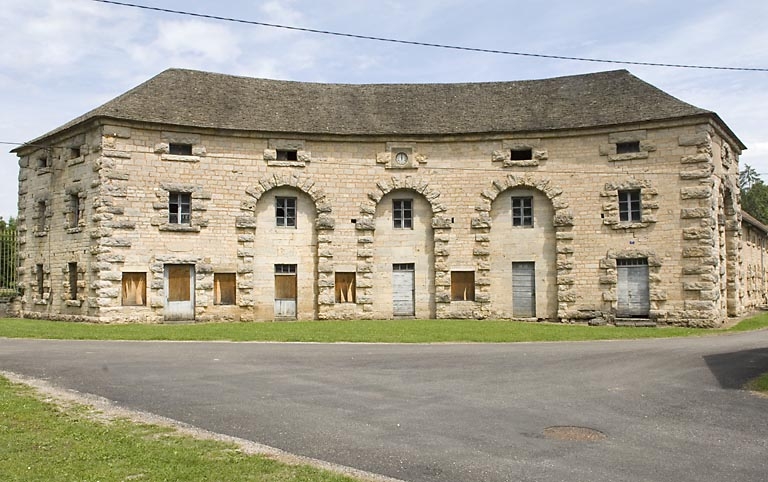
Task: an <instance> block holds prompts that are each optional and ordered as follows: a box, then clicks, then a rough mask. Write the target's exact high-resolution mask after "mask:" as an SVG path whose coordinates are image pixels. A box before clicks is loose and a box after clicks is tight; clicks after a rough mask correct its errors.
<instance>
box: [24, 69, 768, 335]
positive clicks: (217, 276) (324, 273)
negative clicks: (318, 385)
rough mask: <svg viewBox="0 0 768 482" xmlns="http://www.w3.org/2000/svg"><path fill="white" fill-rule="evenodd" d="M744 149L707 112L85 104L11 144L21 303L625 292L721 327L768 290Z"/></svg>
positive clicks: (265, 307) (393, 299)
mask: <svg viewBox="0 0 768 482" xmlns="http://www.w3.org/2000/svg"><path fill="white" fill-rule="evenodd" d="M161 75H162V74H161ZM678 102H679V101H678ZM681 104H682V103H681ZM108 105H109V104H107V106H108ZM308 107H311V102H310V105H309V106H308ZM339 130H341V128H339ZM41 145H44V146H46V147H40V146H41ZM743 147H744V146H743V145H742V144H741V143H740V141H739V140H738V139H737V138H735V136H733V134H732V133H731V132H730V130H729V129H728V128H727V127H726V126H725V125H724V124H723V123H722V121H720V120H719V118H718V117H717V116H716V115H714V114H711V113H706V112H705V111H704V113H702V112H699V111H696V112H693V113H692V114H690V115H680V116H677V117H665V118H660V119H647V120H646V119H643V120H633V121H632V122H626V123H621V124H616V123H615V122H610V123H595V125H591V126H588V127H583V126H577V127H569V126H561V127H557V128H550V129H543V128H540V129H533V130H530V131H525V133H524V134H523V133H521V132H520V131H518V130H509V132H506V131H504V130H503V129H502V130H501V131H500V132H491V133H483V134H478V133H476V132H471V131H468V132H464V133H462V132H453V133H435V134H429V135H427V134H424V133H416V132H396V131H393V132H391V133H386V132H385V133H382V132H368V133H356V134H348V133H339V132H334V131H332V130H331V131H322V132H320V130H319V129H318V130H317V131H314V132H306V131H304V130H299V129H297V130H296V131H291V132H279V133H276V132H271V131H265V130H259V129H243V128H230V127H228V126H226V125H222V126H220V128H214V127H210V126H207V125H204V123H203V124H199V123H191V122H189V123H182V122H181V121H175V122H173V123H172V122H170V121H169V122H157V121H150V120H147V119H145V118H143V117H140V116H136V118H118V117H116V116H113V115H107V114H98V115H96V114H94V115H93V116H92V117H88V116H85V118H82V119H79V120H76V121H73V122H72V123H70V124H68V125H67V126H64V127H63V128H61V129H59V130H57V131H54V132H52V133H49V134H47V135H46V136H43V137H42V138H40V139H38V140H36V141H34V142H32V143H30V144H29V145H25V146H22V147H21V148H19V149H17V153H18V155H19V158H20V160H19V166H20V173H19V186H20V189H19V217H18V222H19V225H20V227H19V232H20V239H21V243H22V245H21V250H22V264H21V267H20V268H19V270H20V271H19V280H20V283H21V285H22V286H23V288H24V294H23V296H22V298H21V312H22V314H23V316H26V317H40V318H57V319H66V320H89V321H99V322H163V321H171V320H172V319H173V318H172V317H171V316H169V314H170V313H171V312H172V311H173V310H175V309H176V305H174V303H182V304H181V305H179V306H181V309H182V310H183V309H184V308H183V302H186V301H188V302H189V304H190V307H191V310H192V311H191V314H187V315H186V316H182V319H187V320H196V321H213V320H243V321H262V320H273V319H374V318H375V319H382V318H383V319H387V318H393V317H397V316H412V317H416V318H477V319H484V318H502V319H516V318H522V319H542V320H553V321H554V320H559V321H564V322H586V321H591V322H593V323H604V322H614V321H616V320H618V319H622V318H623V317H624V315H622V310H623V309H624V308H623V307H624V306H626V307H628V309H635V310H636V309H639V311H638V312H632V314H631V316H632V317H633V318H635V319H638V320H650V321H652V322H656V323H660V324H675V325H686V326H717V325H719V324H721V323H722V322H723V321H724V320H725V319H726V318H727V317H728V316H736V315H739V314H741V313H742V312H743V311H744V310H745V309H747V308H751V307H754V306H757V305H760V304H763V303H764V302H765V296H766V285H765V276H764V270H763V265H762V261H761V260H762V256H763V254H764V253H765V243H764V241H756V240H764V239H765V231H759V230H758V231H759V232H758V231H754V230H753V229H752V228H748V227H745V226H744V225H742V224H741V219H742V218H741V211H740V206H739V191H738V153H739V152H740V151H741V149H742V148H743ZM179 148H181V151H178V150H177V149H179ZM286 203H287V204H286ZM633 203H634V204H633ZM635 208H636V209H635ZM526 209H529V210H526ZM755 233H757V234H755ZM743 239H744V240H745V241H746V243H743V242H742V240H743ZM759 243H762V244H759ZM758 251H759V253H760V254H759V255H757V254H755V253H756V252H758ZM758 260H760V262H759V263H758ZM174 266H176V267H190V270H191V271H189V272H186V271H184V269H186V268H182V270H181V271H180V272H179V271H174V270H173V267H174ZM526 266H528V267H530V269H531V273H532V279H531V281H530V282H529V284H528V285H525V283H528V282H527V281H520V280H521V279H523V278H521V276H523V277H524V274H525V273H526V272H527V271H524V270H523V271H520V270H521V269H523V268H526ZM526 269H527V268H526ZM411 270H412V275H411V274H408V273H411ZM174 273H175V274H174ZM179 273H181V274H179ZM403 273H406V274H403ZM521 273H522V274H521ZM178 276H181V278H178ZM409 276H412V277H411V278H409ZM175 277H176V278H175ZM177 278H178V279H177ZM179 279H181V280H182V281H181V282H180V281H179ZM185 280H191V281H190V283H191V284H189V285H187V284H185V283H187V281H185ZM402 280H406V282H407V283H412V286H411V287H410V291H409V290H407V289H406V290H405V291H404V288H403V285H402V282H403V281H402ZM468 280H469V281H468ZM174 283H176V284H175V285H174ZM174 286H176V288H174ZM520 286H528V288H523V289H524V290H525V289H528V293H529V295H530V297H531V299H532V305H533V306H534V309H533V311H532V312H531V314H530V315H529V316H521V315H519V313H521V311H519V310H520V305H519V300H521V299H522V296H523V295H521V294H520ZM637 289H639V290H640V294H639V296H640V298H642V300H641V302H640V303H639V305H637V304H635V302H636V301H637V300H636V299H635V298H632V296H635V291H634V290H637ZM174 290H180V291H178V293H176V294H174ZM409 292H410V296H411V298H408V296H409V295H408V293H409ZM279 293H283V294H279ZM403 293H405V296H406V299H405V303H406V304H408V303H410V304H411V305H410V306H412V312H411V313H405V312H398V308H397V307H396V305H397V303H400V302H402V300H400V301H397V298H398V297H399V296H403ZM513 293H514V294H513ZM628 296H629V298H628ZM184 297H186V299H182V298H184ZM393 306H395V307H394V308H393ZM638 306H639V308H638Z"/></svg>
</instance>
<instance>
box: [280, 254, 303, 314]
mask: <svg viewBox="0 0 768 482" xmlns="http://www.w3.org/2000/svg"><path fill="white" fill-rule="evenodd" d="M297 291H298V290H297V288H296V265H295V264H276V265H275V319H276V320H295V319H296V295H297Z"/></svg>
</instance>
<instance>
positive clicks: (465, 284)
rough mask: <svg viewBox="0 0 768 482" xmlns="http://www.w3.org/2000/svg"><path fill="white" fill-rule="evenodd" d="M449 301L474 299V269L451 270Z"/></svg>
mask: <svg viewBox="0 0 768 482" xmlns="http://www.w3.org/2000/svg"><path fill="white" fill-rule="evenodd" d="M451 301H475V272H474V271H451Z"/></svg>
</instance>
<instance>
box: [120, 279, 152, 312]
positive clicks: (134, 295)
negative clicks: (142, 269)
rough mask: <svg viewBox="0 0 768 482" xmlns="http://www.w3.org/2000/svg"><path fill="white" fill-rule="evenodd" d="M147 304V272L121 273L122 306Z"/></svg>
mask: <svg viewBox="0 0 768 482" xmlns="http://www.w3.org/2000/svg"><path fill="white" fill-rule="evenodd" d="M146 304H147V274H146V273H123V306H145V305H146Z"/></svg>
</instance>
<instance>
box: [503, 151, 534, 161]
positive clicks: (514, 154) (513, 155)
mask: <svg viewBox="0 0 768 482" xmlns="http://www.w3.org/2000/svg"><path fill="white" fill-rule="evenodd" d="M532 159H533V149H530V148H516V149H512V150H511V152H510V157H509V160H510V161H530V160H532Z"/></svg>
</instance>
